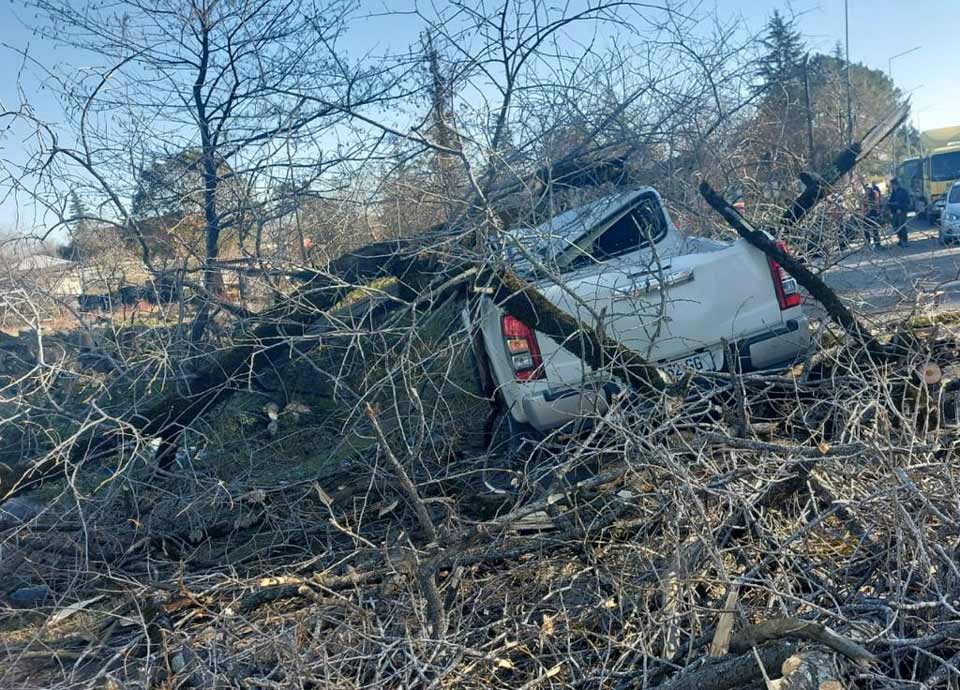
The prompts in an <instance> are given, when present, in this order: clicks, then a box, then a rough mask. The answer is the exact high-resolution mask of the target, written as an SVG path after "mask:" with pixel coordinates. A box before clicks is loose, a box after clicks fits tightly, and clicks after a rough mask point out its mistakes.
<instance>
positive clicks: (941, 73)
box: [0, 0, 960, 231]
mask: <svg viewBox="0 0 960 690" xmlns="http://www.w3.org/2000/svg"><path fill="white" fill-rule="evenodd" d="M360 2H361V9H360V12H359V14H360V15H361V16H362V17H363V18H362V20H360V21H357V22H355V23H354V24H353V28H352V29H351V32H350V34H349V46H348V47H349V48H350V49H351V52H352V53H354V54H361V53H364V52H367V51H370V52H372V53H377V52H381V51H383V50H393V51H397V52H399V51H403V50H404V49H405V48H406V47H407V46H409V45H410V44H412V43H414V42H415V41H416V40H417V36H418V34H419V32H420V30H421V28H422V26H421V24H420V20H419V19H418V18H416V17H413V16H411V15H407V16H404V15H396V14H392V15H391V16H383V15H384V13H387V12H388V11H395V10H397V9H405V8H409V7H411V6H412V5H413V2H414V0H360ZM432 2H433V3H434V6H442V4H443V3H442V0H432ZM478 3H479V0H478ZM579 4H581V3H579V2H577V0H573V2H571V7H575V6H577V5H579ZM582 4H586V3H585V2H583V3H582ZM958 4H960V0H926V1H925V2H924V3H922V8H923V9H922V10H920V9H918V6H920V5H921V3H916V2H914V1H911V0H872V1H868V0H849V7H850V57H851V60H853V61H854V62H862V63H865V64H866V65H868V66H871V67H874V68H878V69H883V70H887V68H888V59H889V58H890V56H892V55H894V54H896V53H901V52H904V51H907V50H910V49H911V48H914V47H917V46H919V47H920V49H919V50H916V51H914V52H912V53H910V54H909V55H905V56H903V57H900V58H898V59H896V60H895V61H894V63H893V77H894V80H895V81H896V82H897V84H898V85H899V86H900V88H901V89H902V90H904V91H906V92H909V93H910V94H911V97H912V100H913V106H914V107H913V122H914V124H915V125H916V126H917V127H918V128H919V129H929V128H934V127H944V126H948V125H954V124H960V88H957V86H958V83H957V82H958V79H957V72H958V64H960V60H958V59H957V58H956V57H954V58H952V59H951V58H950V57H949V55H948V50H947V48H948V47H949V49H951V50H955V48H954V46H955V44H954V43H953V42H954V41H956V40H957V38H956V27H957V19H958V16H957V15H958V12H957V10H958ZM422 6H425V5H422ZM774 9H780V10H781V12H784V13H785V14H787V15H794V16H796V17H797V20H798V23H799V28H800V30H801V31H802V33H803V35H804V39H805V41H806V43H807V46H808V48H809V49H810V50H811V52H817V51H820V52H829V51H831V50H832V48H833V46H834V45H835V44H836V43H837V41H838V40H839V41H842V40H843V29H844V4H843V0H821V1H820V2H817V1H812V2H811V1H798V2H793V3H784V2H772V1H770V2H766V1H753V2H751V1H750V0H705V1H704V2H702V3H701V4H700V5H699V6H698V13H699V14H701V15H703V16H709V15H711V14H713V13H714V12H715V13H716V14H717V15H718V17H719V19H720V21H721V23H728V22H730V21H737V23H738V24H739V25H741V26H742V27H743V30H744V31H746V32H759V31H761V30H762V28H763V25H764V23H765V22H766V20H767V18H768V17H769V16H770V14H771V13H772V12H773V10H774ZM33 21H34V16H33V10H29V9H25V8H24V6H23V3H22V1H21V0H15V1H13V2H11V1H9V0H7V1H6V2H0V44H2V45H0V65H2V66H3V68H4V70H3V71H4V74H3V79H2V80H0V104H2V106H3V107H4V108H7V107H11V106H13V105H15V104H16V102H17V101H18V97H17V91H16V84H17V79H16V74H17V70H18V69H19V66H20V58H18V56H17V55H16V54H15V52H13V51H14V50H24V49H29V52H30V55H31V56H32V57H33V58H34V59H36V60H38V61H40V62H42V63H46V64H50V63H61V64H63V63H66V64H72V66H76V67H81V66H84V65H82V64H76V63H78V62H79V61H80V60H87V59H89V58H87V57H85V56H81V55H79V54H77V53H75V52H73V51H70V50H68V49H64V48H60V47H56V46H54V45H53V44H51V43H49V42H47V41H44V40H43V39H41V38H40V37H38V36H36V35H34V34H33V32H32V31H31V28H30V27H31V23H32V22H33ZM22 87H23V88H24V90H25V95H26V96H27V98H28V99H29V100H30V102H31V105H32V106H33V107H34V108H35V110H36V113H37V114H38V115H39V116H40V117H41V118H43V119H45V120H47V121H50V122H58V121H62V120H63V114H62V113H61V112H60V110H59V107H58V105H57V102H56V99H54V98H53V97H52V95H51V94H50V92H49V91H48V90H47V87H45V86H44V85H43V84H42V83H40V80H39V79H36V78H29V79H24V80H23V83H22ZM22 156H23V149H22V145H21V143H20V142H19V141H18V140H17V139H16V138H9V137H8V138H6V139H5V140H0V158H3V159H6V160H17V159H20V158H21V157H22ZM0 184H2V182H0ZM5 192H6V190H4V189H0V231H3V230H5V229H11V228H12V227H14V226H16V225H20V226H23V225H29V224H31V222H32V221H31V219H28V216H30V215H32V214H30V213H22V214H21V215H20V216H18V214H17V203H16V201H15V200H13V199H11V198H9V197H7V195H6V193H5ZM4 197H7V198H6V199H5V200H4ZM20 210H21V212H23V211H24V205H23V204H21V205H20Z"/></svg>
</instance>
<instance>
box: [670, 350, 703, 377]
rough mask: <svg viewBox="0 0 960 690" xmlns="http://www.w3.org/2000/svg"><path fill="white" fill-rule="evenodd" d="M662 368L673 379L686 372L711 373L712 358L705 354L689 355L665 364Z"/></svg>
mask: <svg viewBox="0 0 960 690" xmlns="http://www.w3.org/2000/svg"><path fill="white" fill-rule="evenodd" d="M663 368H664V369H665V370H666V371H667V373H668V374H670V376H672V377H673V378H680V377H681V376H683V375H684V374H686V373H687V372H688V371H712V370H713V358H712V357H711V356H710V355H709V354H707V353H701V354H697V355H690V356H689V357H683V358H682V359H675V360H673V361H672V362H666V363H665V364H664V365H663Z"/></svg>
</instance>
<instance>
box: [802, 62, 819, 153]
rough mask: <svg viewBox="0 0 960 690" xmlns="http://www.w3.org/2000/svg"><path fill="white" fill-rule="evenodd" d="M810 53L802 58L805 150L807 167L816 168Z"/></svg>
mask: <svg viewBox="0 0 960 690" xmlns="http://www.w3.org/2000/svg"><path fill="white" fill-rule="evenodd" d="M809 66H810V53H807V54H806V55H804V56H803V95H804V99H805V101H806V105H807V150H808V152H809V154H808V155H809V156H810V160H809V162H808V163H809V165H810V167H811V168H816V164H815V163H814V160H813V151H814V149H813V105H812V104H811V103H810V70H809Z"/></svg>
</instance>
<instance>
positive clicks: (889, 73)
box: [887, 46, 922, 175]
mask: <svg viewBox="0 0 960 690" xmlns="http://www.w3.org/2000/svg"><path fill="white" fill-rule="evenodd" d="M921 47H922V46H914V47H913V48H911V49H910V50H905V51H903V52H902V53H897V54H896V55H891V56H890V57H889V58H887V78H888V79H889V80H890V88H892V89H896V86H895V85H894V83H893V61H894V60H896V59H897V58H899V57H903V56H904V55H909V54H910V53H913V52H915V51H918V50H920V48H921ZM899 164H900V159H899V157H898V156H897V137H896V135H894V137H893V174H894V175H896V174H897V165H899Z"/></svg>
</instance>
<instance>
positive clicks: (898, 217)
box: [887, 178, 910, 247]
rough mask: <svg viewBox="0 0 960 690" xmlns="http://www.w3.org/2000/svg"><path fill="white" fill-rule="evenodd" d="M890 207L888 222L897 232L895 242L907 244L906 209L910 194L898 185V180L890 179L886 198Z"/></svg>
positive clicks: (902, 244) (904, 245)
mask: <svg viewBox="0 0 960 690" xmlns="http://www.w3.org/2000/svg"><path fill="white" fill-rule="evenodd" d="M887 207H888V208H889V209H890V223H891V225H892V226H893V229H894V230H896V232H897V244H898V245H900V246H901V247H906V246H907V211H908V210H909V208H910V194H909V193H908V192H907V190H906V189H904V188H903V187H901V186H900V180H898V179H897V178H893V179H892V180H890V198H888V199H887Z"/></svg>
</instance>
